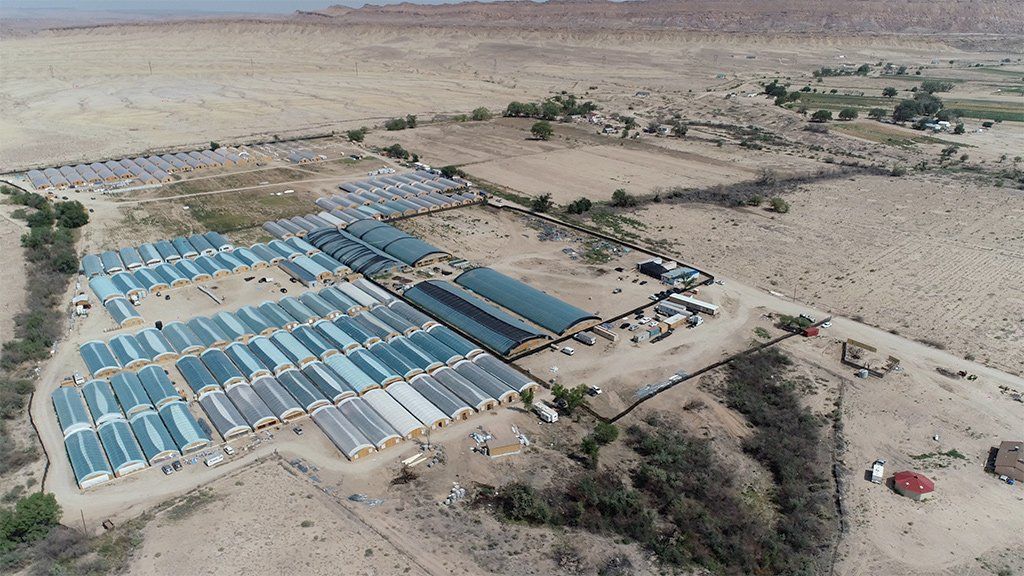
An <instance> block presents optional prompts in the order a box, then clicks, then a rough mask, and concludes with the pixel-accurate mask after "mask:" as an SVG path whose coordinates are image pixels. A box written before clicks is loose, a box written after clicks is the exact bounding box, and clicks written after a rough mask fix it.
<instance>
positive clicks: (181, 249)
mask: <svg viewBox="0 0 1024 576" xmlns="http://www.w3.org/2000/svg"><path fill="white" fill-rule="evenodd" d="M171 245H172V246H174V249H175V250H177V252H178V254H180V255H181V257H182V258H189V259H191V258H195V257H196V256H199V251H198V250H196V249H195V248H194V247H193V246H192V243H190V242H189V241H188V238H185V237H184V236H178V237H177V238H174V239H172V240H171Z"/></svg>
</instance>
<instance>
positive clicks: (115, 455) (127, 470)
mask: <svg viewBox="0 0 1024 576" xmlns="http://www.w3.org/2000/svg"><path fill="white" fill-rule="evenodd" d="M98 432H99V437H100V442H102V444H103V451H104V452H106V454H107V460H108V461H109V462H110V467H111V469H112V470H113V472H114V476H125V475H127V474H131V473H132V472H138V471H139V470H144V469H145V468H146V466H147V460H146V455H145V454H143V453H142V448H141V447H140V446H139V443H138V442H137V441H136V440H135V434H132V428H131V426H129V425H128V422H127V421H126V420H123V419H118V420H111V421H109V422H106V423H105V424H103V425H101V426H100V427H99V428H98Z"/></svg>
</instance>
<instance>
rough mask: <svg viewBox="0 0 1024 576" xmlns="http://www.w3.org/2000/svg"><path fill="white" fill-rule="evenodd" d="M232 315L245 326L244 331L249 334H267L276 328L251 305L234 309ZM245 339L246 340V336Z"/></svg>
mask: <svg viewBox="0 0 1024 576" xmlns="http://www.w3.org/2000/svg"><path fill="white" fill-rule="evenodd" d="M234 317H235V319H236V320H237V321H239V322H241V323H242V324H243V325H244V326H245V331H246V332H247V333H249V334H250V335H261V336H267V335H269V334H271V333H273V332H274V331H275V330H277V328H278V327H277V326H275V325H274V324H273V323H271V321H270V320H268V319H267V317H266V316H264V315H263V313H262V312H260V311H259V309H257V308H255V307H253V306H243V307H241V308H239V309H238V310H237V311H235V314H234ZM250 337H251V336H250ZM245 341H248V338H246V339H245Z"/></svg>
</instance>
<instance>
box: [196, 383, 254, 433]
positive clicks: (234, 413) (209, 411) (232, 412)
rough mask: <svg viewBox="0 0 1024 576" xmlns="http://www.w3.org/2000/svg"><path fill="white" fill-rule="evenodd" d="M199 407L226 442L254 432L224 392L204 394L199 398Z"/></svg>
mask: <svg viewBox="0 0 1024 576" xmlns="http://www.w3.org/2000/svg"><path fill="white" fill-rule="evenodd" d="M199 405H200V406H201V407H202V408H203V412H206V416H207V417H208V418H209V419H210V422H211V423H213V427H214V428H216V429H217V432H218V433H219V434H220V435H221V437H222V438H224V440H231V439H232V438H236V437H238V436H244V435H245V434H248V433H249V432H252V428H250V427H249V424H248V423H247V422H246V420H245V418H244V417H243V416H242V413H241V412H239V411H238V408H235V405H234V404H232V403H231V400H229V399H228V396H227V394H225V393H224V392H221V391H220V390H217V391H214V392H210V393H208V394H204V395H203V396H201V397H200V398H199Z"/></svg>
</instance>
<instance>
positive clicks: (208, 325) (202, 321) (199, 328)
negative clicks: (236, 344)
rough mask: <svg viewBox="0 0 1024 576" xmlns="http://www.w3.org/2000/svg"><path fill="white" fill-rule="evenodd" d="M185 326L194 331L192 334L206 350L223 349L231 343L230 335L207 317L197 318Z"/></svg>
mask: <svg viewBox="0 0 1024 576" xmlns="http://www.w3.org/2000/svg"><path fill="white" fill-rule="evenodd" d="M185 324H186V325H188V327H189V328H191V329H192V333H193V334H195V335H196V337H197V338H199V342H201V343H202V344H203V347H204V348H223V347H224V346H227V345H228V344H229V343H231V339H230V338H229V337H228V335H227V334H225V333H224V332H223V331H221V329H220V327H218V326H217V324H216V323H215V322H214V321H213V320H210V319H209V318H207V317H206V316H196V317H195V318H192V319H191V320H189V321H188V322H186V323H185Z"/></svg>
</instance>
